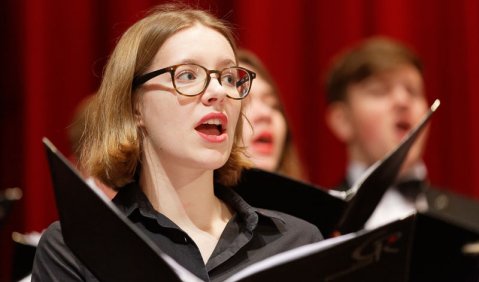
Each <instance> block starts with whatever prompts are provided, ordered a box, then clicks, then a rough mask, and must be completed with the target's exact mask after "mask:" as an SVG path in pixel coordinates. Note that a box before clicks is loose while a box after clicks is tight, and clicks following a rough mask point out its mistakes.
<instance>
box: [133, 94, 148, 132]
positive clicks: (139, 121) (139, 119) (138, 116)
mask: <svg viewBox="0 0 479 282" xmlns="http://www.w3.org/2000/svg"><path fill="white" fill-rule="evenodd" d="M134 103H135V106H134V108H133V115H134V116H135V120H136V125H138V126H140V127H142V126H144V125H145V123H144V122H143V114H142V111H141V108H142V99H140V98H136V99H135V102H134Z"/></svg>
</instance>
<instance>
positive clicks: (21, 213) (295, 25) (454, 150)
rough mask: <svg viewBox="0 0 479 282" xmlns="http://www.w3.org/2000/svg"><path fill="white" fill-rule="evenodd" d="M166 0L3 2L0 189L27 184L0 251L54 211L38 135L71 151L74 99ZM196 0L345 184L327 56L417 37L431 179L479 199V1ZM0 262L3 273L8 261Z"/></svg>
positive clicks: (310, 150)
mask: <svg viewBox="0 0 479 282" xmlns="http://www.w3.org/2000/svg"><path fill="white" fill-rule="evenodd" d="M162 2H164V1H153V0H135V1H127V0H104V1H96V0H81V1H80V0H73V1H62V0H48V1H47V0H29V1H26V0H23V1H21V0H20V1H14V0H6V1H2V3H1V4H0V13H1V14H2V17H1V18H2V19H1V20H0V36H1V38H2V43H1V44H0V49H1V52H0V56H1V57H0V58H1V62H2V75H1V76H0V87H1V88H0V97H1V98H0V99H1V100H0V101H1V104H0V108H1V110H0V123H1V128H2V133H3V137H2V138H1V139H0V140H1V141H0V142H1V143H0V150H1V160H0V189H4V188H7V187H14V186H18V187H21V188H22V189H23V191H24V197H23V199H22V200H21V202H20V203H19V204H18V205H16V206H15V207H14V209H13V211H12V213H11V214H10V216H9V218H8V220H7V221H6V222H5V223H4V224H3V225H2V226H0V234H1V238H0V239H1V240H0V249H1V250H9V248H8V247H5V245H6V244H7V243H5V242H8V241H9V236H10V235H9V232H10V231H11V230H17V231H20V232H29V231H34V230H36V231H40V230H42V229H44V228H46V227H47V226H48V225H49V224H50V223H51V222H52V221H54V220H55V219H56V218H57V214H56V210H55V203H54V198H53V193H52V187H51V183H50V175H49V171H48V168H47V163H46V159H45V153H44V150H43V147H42V143H41V139H42V137H43V136H46V137H48V138H50V139H51V140H52V141H53V142H54V143H55V144H56V145H57V147H58V148H59V149H60V150H61V151H62V152H64V153H65V154H66V155H69V154H70V153H71V152H70V149H69V143H68V139H67V137H66V131H67V128H68V125H69V123H70V120H71V118H72V115H73V112H74V109H75V107H76V106H77V104H78V103H79V102H80V101H81V100H82V99H83V98H84V97H85V96H87V95H89V94H91V93H93V92H94V91H95V89H96V88H97V87H98V84H99V80H100V77H101V73H102V68H103V66H104V64H105V62H106V60H107V57H108V54H109V53H110V52H111V50H112V48H113V46H114V44H115V42H116V39H117V38H118V36H119V35H120V34H121V33H122V32H123V31H124V30H125V29H126V28H127V27H128V26H129V25H130V24H131V23H132V22H134V21H135V20H137V19H138V18H140V17H141V15H142V13H143V12H144V11H145V10H147V9H148V8H150V7H152V6H153V5H155V4H159V3H162ZM189 2H190V3H193V4H194V5H197V6H200V7H203V8H207V9H210V10H211V11H212V12H213V13H215V14H216V15H218V16H219V17H222V18H224V19H226V20H228V21H230V22H232V23H233V25H234V28H235V31H236V33H237V35H238V40H239V44H240V45H241V46H243V47H247V48H250V49H251V50H253V51H254V52H256V53H257V54H258V55H259V56H260V57H261V58H262V59H263V61H264V62H265V64H266V65H267V66H268V67H269V69H270V70H271V72H272V74H273V75H274V77H275V78H276V79H277V81H278V84H279V86H280V89H281V93H282V96H283V100H284V102H285V103H286V110H287V113H288V114H289V118H290V122H291V124H292V126H293V133H294V138H295V140H296V142H297V144H298V147H299V150H300V154H301V157H302V159H303V160H304V162H305V164H306V167H307V168H308V172H309V175H310V178H311V181H312V182H313V183H315V184H318V185H322V186H327V187H330V186H333V185H335V184H336V183H338V181H339V180H340V179H341V177H342V175H343V171H344V165H345V152H344V149H343V147H342V145H341V144H340V143H339V142H338V141H337V140H335V138H334V137H333V136H332V134H331V133H330V132H329V130H328V129H327V127H326V125H325V122H324V108H325V101H324V95H325V93H324V85H323V77H324V74H325V70H326V68H327V66H328V65H329V63H330V60H331V58H332V57H333V55H334V54H335V53H337V52H338V51H340V50H343V49H344V48H345V47H348V46H349V45H350V44H353V43H355V42H356V41H358V40H360V39H362V38H364V37H368V36H372V35H386V36H390V37H393V38H396V39H398V40H401V41H403V42H405V43H406V44H408V45H409V46H411V47H412V48H413V49H415V50H416V51H417V53H418V54H419V55H420V56H421V57H422V59H423V61H424V64H425V66H426V69H425V79H426V90H427V93H428V97H429V100H430V101H432V100H433V99H435V98H439V99H441V101H442V105H441V107H440V109H439V111H438V112H437V114H436V115H435V116H434V117H433V121H432V129H431V134H430V139H429V143H428V144H429V145H428V148H427V152H426V157H425V160H426V163H427V165H428V168H429V175H430V178H431V180H432V182H433V183H435V184H437V185H439V186H442V187H444V189H449V190H453V191H456V192H458V193H460V194H463V195H466V196H468V197H472V198H476V199H479V173H478V172H479V161H478V160H479V146H478V144H479V126H478V125H477V124H476V122H475V121H477V120H479V111H477V110H475V108H476V107H477V106H479V103H478V102H479V91H478V90H477V87H476V81H477V78H478V77H479V54H478V53H479V2H478V1H475V0H471V1H467V0H459V1H436V0H423V1H416V0H390V1H382V0H351V1H348V0H340V1H329V0H317V1H314V0H302V1H296V0H294V1H293V0H291V1H273V0H262V1H257V0H234V1H233V0H231V1H225V0H216V1H201V0H195V1H189ZM474 124H476V125H474ZM85 208H87V207H85ZM2 242H3V243H2ZM4 254H5V252H4ZM5 256H7V255H5ZM0 259H2V258H0ZM1 265H2V267H3V268H4V269H0V281H4V280H5V279H7V278H5V277H6V276H5V275H7V274H5V273H6V272H5V271H4V270H5V269H7V268H8V266H9V262H8V261H7V263H1ZM2 273H4V274H2ZM2 275H3V276H2ZM7 277H8V276H7Z"/></svg>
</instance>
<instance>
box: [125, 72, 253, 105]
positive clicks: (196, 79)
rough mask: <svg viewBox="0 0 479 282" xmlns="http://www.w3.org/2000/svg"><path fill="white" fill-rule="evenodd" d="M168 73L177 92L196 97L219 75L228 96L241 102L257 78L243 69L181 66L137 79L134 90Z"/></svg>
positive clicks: (134, 81)
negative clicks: (212, 75)
mask: <svg viewBox="0 0 479 282" xmlns="http://www.w3.org/2000/svg"><path fill="white" fill-rule="evenodd" d="M167 72H169V73H170V75H171V80H172V82H173V86H174V87H175V90H176V92H178V93H179V94H181V95H184V96H196V95H199V94H201V93H203V91H205V89H206V87H208V85H209V83H210V80H211V74H212V73H214V74H217V77H216V78H217V79H218V82H219V83H220V85H222V86H223V88H224V89H225V90H226V95H227V96H228V97H229V98H231V99H235V100H241V99H243V98H245V97H246V96H247V95H248V94H249V91H250V89H251V83H252V82H253V79H254V78H255V77H256V73H254V72H252V71H250V70H248V69H245V68H242V67H229V68H225V69H223V70H221V71H218V70H208V69H206V68H205V67H202V66H200V65H196V64H180V65H174V66H171V67H166V68H163V69H159V70H156V71H152V72H149V73H146V74H143V75H140V76H137V77H135V78H134V79H133V89H136V88H137V87H139V86H141V85H142V84H143V83H145V82H147V81H148V80H150V79H152V78H154V77H157V76H159V75H161V74H164V73H167Z"/></svg>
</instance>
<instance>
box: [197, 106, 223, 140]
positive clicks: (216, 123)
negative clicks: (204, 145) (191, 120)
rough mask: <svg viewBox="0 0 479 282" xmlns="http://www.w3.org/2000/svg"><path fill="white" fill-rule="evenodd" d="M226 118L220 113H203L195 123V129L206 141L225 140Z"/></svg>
mask: <svg viewBox="0 0 479 282" xmlns="http://www.w3.org/2000/svg"><path fill="white" fill-rule="evenodd" d="M227 124H228V118H227V117H226V115H224V114H222V113H210V114H207V115H205V116H204V117H203V118H202V119H201V120H200V122H199V123H198V124H197V125H196V127H195V130H196V132H198V134H199V135H200V136H201V137H202V138H203V139H204V140H206V141H208V142H213V143H221V142H224V141H225V140H227V138H228V133H227V132H226V131H227V130H226V129H227Z"/></svg>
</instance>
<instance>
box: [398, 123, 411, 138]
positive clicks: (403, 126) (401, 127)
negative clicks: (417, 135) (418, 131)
mask: <svg viewBox="0 0 479 282" xmlns="http://www.w3.org/2000/svg"><path fill="white" fill-rule="evenodd" d="M411 127H412V126H411V123H409V122H406V121H399V122H396V130H397V132H399V134H400V135H401V136H404V134H406V133H408V132H409V131H410V130H411Z"/></svg>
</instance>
